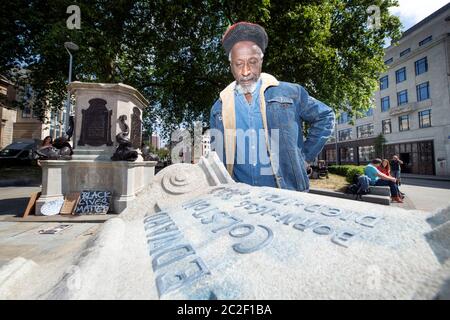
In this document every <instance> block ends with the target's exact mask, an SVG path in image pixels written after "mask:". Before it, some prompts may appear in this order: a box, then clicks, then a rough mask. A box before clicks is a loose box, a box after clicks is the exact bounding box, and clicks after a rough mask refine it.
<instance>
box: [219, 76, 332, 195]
mask: <svg viewBox="0 0 450 320" xmlns="http://www.w3.org/2000/svg"><path fill="white" fill-rule="evenodd" d="M261 79H262V85H261V89H260V90H261V92H260V97H261V98H260V108H261V115H262V118H263V125H264V130H265V138H266V144H267V146H268V150H269V151H268V153H269V157H270V160H271V164H272V169H273V174H274V176H275V181H276V183H277V186H278V187H279V188H283V189H290V190H298V191H307V190H309V179H308V175H307V173H306V164H305V162H312V161H314V159H315V158H316V157H317V155H318V154H319V153H320V152H321V150H322V148H323V146H324V145H325V143H326V142H327V140H328V138H329V137H330V136H331V134H332V132H333V130H334V123H335V115H334V112H333V110H332V109H331V108H330V107H328V106H327V105H325V104H323V103H322V102H320V101H318V100H316V99H314V98H313V97H310V96H309V94H308V93H307V92H306V90H305V89H304V88H303V87H302V86H300V85H297V84H293V83H288V82H280V81H278V80H276V79H275V78H274V77H273V76H271V75H269V74H266V73H262V74H261ZM235 86H236V83H235V82H233V83H231V84H230V85H229V86H228V87H227V88H226V89H224V90H223V91H222V92H221V94H220V99H218V100H217V101H216V102H215V103H214V105H213V106H212V108H211V114H210V128H211V129H212V130H211V131H210V134H211V150H213V151H216V152H217V154H218V156H219V158H220V159H221V160H222V162H224V164H225V166H226V168H227V170H228V172H229V173H230V175H232V173H233V165H234V159H235V150H236V119H235V111H234V88H235ZM303 122H306V123H308V126H309V127H308V135H307V137H306V140H305V139H304V137H303Z"/></svg>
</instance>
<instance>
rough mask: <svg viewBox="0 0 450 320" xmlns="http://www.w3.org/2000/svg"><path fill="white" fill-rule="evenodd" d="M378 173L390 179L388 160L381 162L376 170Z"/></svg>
mask: <svg viewBox="0 0 450 320" xmlns="http://www.w3.org/2000/svg"><path fill="white" fill-rule="evenodd" d="M377 169H378V171H380V172H381V173H384V174H385V175H387V176H389V177H392V175H391V165H390V164H389V160H387V159H383V160H382V161H381V165H380V166H379V167H378V168H377Z"/></svg>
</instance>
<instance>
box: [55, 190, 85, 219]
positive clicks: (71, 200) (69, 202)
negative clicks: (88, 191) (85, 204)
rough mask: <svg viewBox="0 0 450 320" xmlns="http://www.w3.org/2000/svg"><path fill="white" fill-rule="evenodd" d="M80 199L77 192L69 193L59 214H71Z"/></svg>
mask: <svg viewBox="0 0 450 320" xmlns="http://www.w3.org/2000/svg"><path fill="white" fill-rule="evenodd" d="M79 199H80V193H79V192H73V193H69V194H68V195H66V196H65V198H64V204H63V206H62V208H61V211H60V212H59V213H60V214H72V213H73V212H74V210H75V207H76V206H77V203H78V200H79Z"/></svg>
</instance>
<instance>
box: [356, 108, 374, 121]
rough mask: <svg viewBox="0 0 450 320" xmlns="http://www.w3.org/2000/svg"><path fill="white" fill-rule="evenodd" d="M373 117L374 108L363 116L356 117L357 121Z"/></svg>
mask: <svg viewBox="0 0 450 320" xmlns="http://www.w3.org/2000/svg"><path fill="white" fill-rule="evenodd" d="M371 116H373V108H370V109H369V110H367V111H366V113H364V114H363V115H356V119H362V118H367V117H371Z"/></svg>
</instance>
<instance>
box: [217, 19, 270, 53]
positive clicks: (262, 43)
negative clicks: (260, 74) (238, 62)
mask: <svg viewBox="0 0 450 320" xmlns="http://www.w3.org/2000/svg"><path fill="white" fill-rule="evenodd" d="M239 41H252V42H254V43H256V45H257V46H258V47H260V48H261V50H262V52H263V53H264V52H265V51H266V48H267V43H268V42H269V38H268V37H267V33H266V30H264V28H263V27H261V26H260V25H259V24H255V23H250V22H238V23H235V24H233V25H232V26H230V27H229V28H228V29H227V31H225V33H224V35H223V37H222V45H223V47H224V48H225V52H226V53H227V55H228V54H229V53H230V51H231V48H233V46H234V44H235V43H236V42H239Z"/></svg>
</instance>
